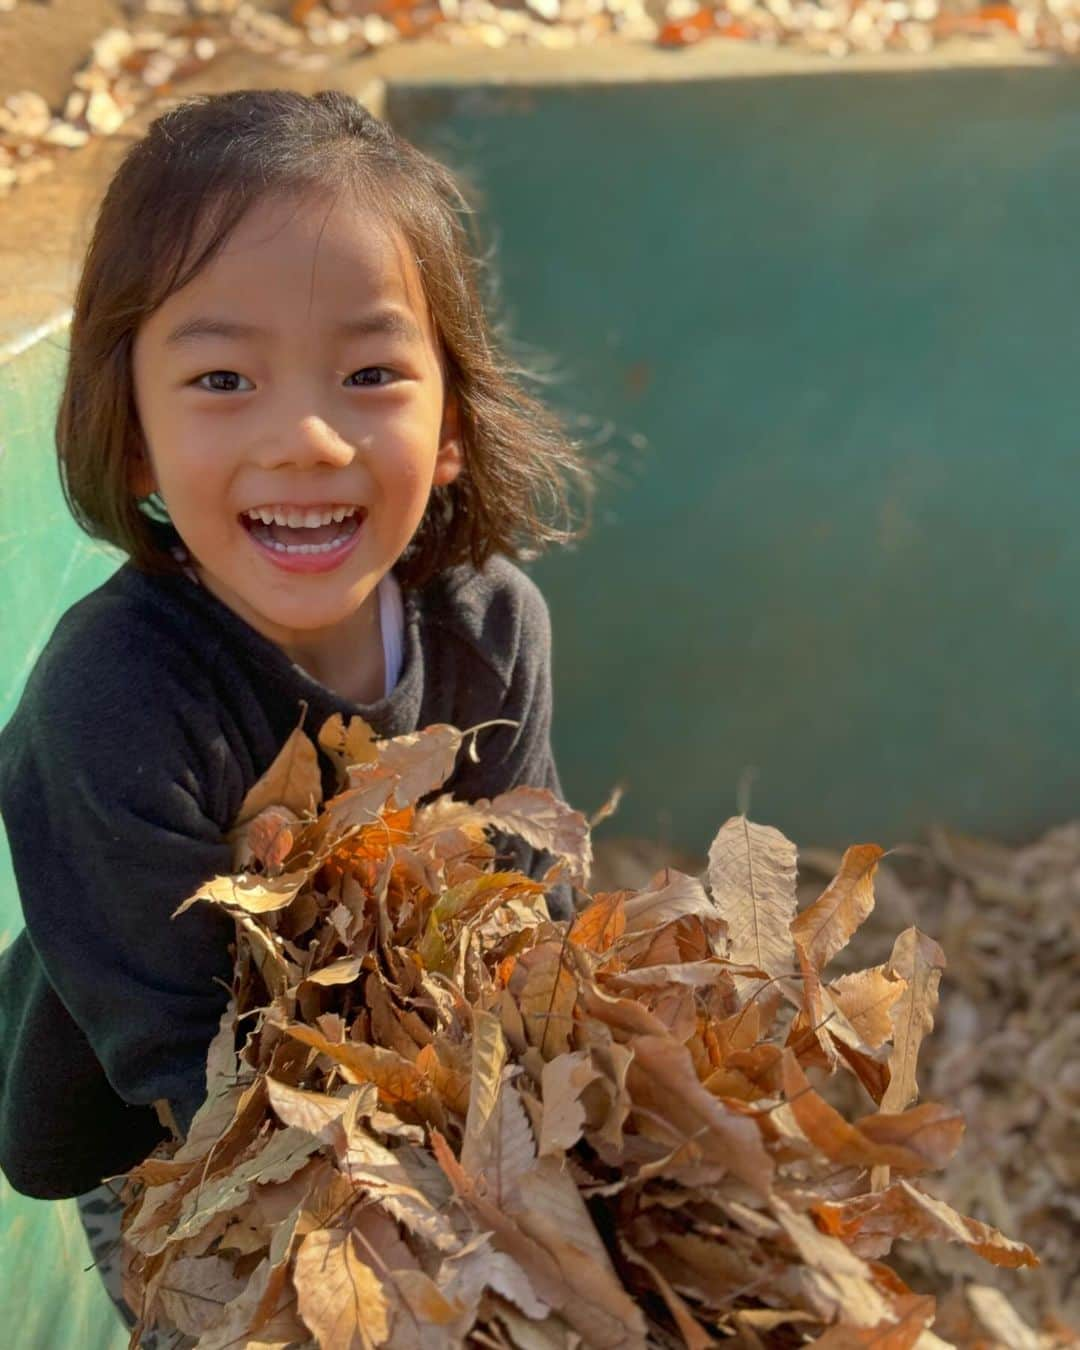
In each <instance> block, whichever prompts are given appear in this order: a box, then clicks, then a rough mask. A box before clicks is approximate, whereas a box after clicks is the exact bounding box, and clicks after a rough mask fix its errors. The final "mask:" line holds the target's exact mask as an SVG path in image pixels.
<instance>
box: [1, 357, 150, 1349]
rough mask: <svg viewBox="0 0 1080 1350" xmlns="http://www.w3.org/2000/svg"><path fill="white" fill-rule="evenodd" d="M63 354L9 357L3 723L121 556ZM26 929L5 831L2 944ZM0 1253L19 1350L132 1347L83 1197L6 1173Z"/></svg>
mask: <svg viewBox="0 0 1080 1350" xmlns="http://www.w3.org/2000/svg"><path fill="white" fill-rule="evenodd" d="M63 359H64V351H63V338H62V336H59V337H54V338H47V339H45V340H43V341H41V342H39V343H37V344H36V346H34V347H32V348H30V350H29V351H27V352H25V353H23V354H22V355H21V356H19V357H16V358H15V359H14V360H10V361H8V362H6V363H0V615H3V625H2V632H3V642H2V644H0V725H2V724H3V723H4V722H6V721H7V720H8V718H9V717H10V715H11V713H12V711H13V710H14V707H15V704H16V702H17V700H18V695H19V692H20V690H21V689H22V685H23V682H24V680H25V677H26V674H27V671H28V670H29V668H30V666H31V665H32V664H33V660H34V658H35V657H36V655H37V653H38V651H39V650H40V649H41V646H42V645H43V644H44V642H45V640H46V639H47V638H48V636H49V634H50V633H51V632H52V629H53V626H54V625H55V623H56V620H57V619H58V618H59V616H60V615H61V614H62V613H63V611H64V610H65V609H66V608H67V607H68V606H69V605H70V604H72V603H73V602H74V601H75V600H77V599H79V597H80V596H82V595H84V594H85V593H86V591H88V590H89V589H90V588H91V587H93V586H95V585H97V584H98V582H100V581H103V580H104V579H105V577H106V576H108V574H109V573H110V572H111V571H112V570H113V569H114V568H115V566H116V563H115V560H114V559H113V558H111V557H110V556H109V555H108V554H107V553H106V551H105V550H104V549H102V548H99V547H98V546H97V545H95V544H94V543H92V541H90V540H89V539H87V538H86V536H85V535H83V534H81V533H80V532H79V531H78V530H77V529H76V527H75V525H74V523H73V522H72V520H71V518H70V516H69V515H68V513H67V509H66V507H65V506H64V502H63V498H62V497H61V495H60V487H59V483H58V481H57V476H56V466H55V457H54V456H53V454H52V448H51V447H52V442H51V432H50V428H51V424H52V419H53V415H54V410H55V403H56V394H57V385H58V382H59V380H60V377H61V371H62V367H63ZM21 927H22V919H21V916H20V912H19V903H18V898H17V896H16V893H15V886H14V880H13V878H12V875H11V859H10V855H9V853H8V849H7V841H6V839H5V837H4V834H3V831H2V830H0V949H2V948H3V947H5V946H6V945H7V944H8V943H9V942H10V941H11V939H12V938H13V937H14V936H15V934H16V933H17V932H18V931H19V929H20V928H21ZM56 1090H57V1092H58V1093H62V1092H63V1091H64V1084H63V1083H62V1082H57V1084H56ZM0 1251H2V1252H3V1257H2V1259H0V1309H2V1310H3V1313H4V1317H5V1320H6V1321H7V1322H8V1324H9V1325H10V1327H11V1328H12V1330H11V1331H10V1332H9V1335H8V1336H7V1338H6V1341H7V1343H8V1344H9V1345H15V1346H17V1350H69V1347H70V1350H75V1347H78V1350H123V1348H124V1347H125V1346H126V1345H127V1340H128V1338H127V1335H126V1333H125V1332H124V1331H123V1327H122V1324H121V1321H120V1318H119V1316H118V1315H117V1313H116V1310H115V1309H114V1308H113V1306H112V1304H111V1303H110V1302H109V1300H108V1298H107V1297H106V1295H105V1291H104V1289H103V1288H102V1284H101V1279H100V1276H99V1275H98V1273H97V1271H96V1269H94V1267H93V1266H92V1264H91V1260H90V1252H89V1248H88V1247H87V1244H86V1237H85V1235H84V1233H83V1229H82V1225H81V1224H80V1222H79V1217H78V1213H77V1211H76V1208H75V1204H74V1202H73V1201H63V1202H61V1203H52V1202H46V1201H38V1200H28V1199H26V1197H25V1196H21V1195H17V1194H16V1193H15V1192H14V1191H13V1190H12V1189H11V1187H10V1186H9V1185H8V1183H7V1181H6V1180H5V1178H4V1177H3V1176H2V1175H0ZM88 1267H89V1269H88ZM12 1337H14V1338H15V1339H14V1340H12Z"/></svg>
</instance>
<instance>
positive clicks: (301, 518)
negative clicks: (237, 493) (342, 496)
mask: <svg viewBox="0 0 1080 1350" xmlns="http://www.w3.org/2000/svg"><path fill="white" fill-rule="evenodd" d="M366 516H367V511H366V510H365V509H364V507H362V506H352V505H341V506H325V507H288V506H267V507H254V508H252V509H251V510H249V511H244V512H243V513H242V514H241V516H240V522H241V524H242V525H243V526H244V528H245V529H246V530H247V532H248V534H249V535H250V536H251V539H252V541H253V542H254V543H255V544H257V545H258V546H259V549H260V551H263V552H264V553H265V554H266V555H268V556H269V558H270V560H271V561H273V562H275V563H277V564H278V565H279V566H282V567H284V568H286V569H287V570H289V571H323V570H326V569H327V568H328V567H332V566H335V565H336V563H337V562H339V561H341V560H342V559H343V558H344V557H345V555H346V553H348V552H351V545H352V544H353V542H354V541H355V539H356V535H357V534H358V533H359V530H360V526H361V525H362V524H363V521H364V519H365V517H366Z"/></svg>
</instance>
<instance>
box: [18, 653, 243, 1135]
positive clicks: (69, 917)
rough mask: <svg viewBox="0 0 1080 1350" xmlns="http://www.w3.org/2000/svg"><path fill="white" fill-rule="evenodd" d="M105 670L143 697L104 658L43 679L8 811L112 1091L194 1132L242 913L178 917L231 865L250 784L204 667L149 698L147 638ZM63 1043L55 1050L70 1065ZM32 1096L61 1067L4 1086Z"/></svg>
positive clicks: (49, 957) (21, 865) (24, 887)
mask: <svg viewBox="0 0 1080 1350" xmlns="http://www.w3.org/2000/svg"><path fill="white" fill-rule="evenodd" d="M102 664H103V665H106V666H109V667H111V668H113V669H115V668H116V666H117V665H123V667H124V669H125V672H126V674H127V676H128V677H129V678H128V681H127V686H126V687H127V688H129V689H131V690H133V691H138V695H137V697H135V698H134V699H132V698H128V699H126V700H125V699H124V698H123V696H122V691H120V690H118V688H117V687H115V685H113V683H112V682H111V681H110V680H109V679H108V678H107V677H105V676H103V675H102V672H101V669H100V667H99V669H98V670H97V671H90V670H86V669H82V670H74V669H72V668H71V667H70V665H65V666H63V667H62V668H60V669H57V668H56V667H53V668H52V669H47V670H46V671H45V672H44V673H43V674H42V675H41V677H40V678H38V679H36V680H32V682H31V685H30V687H28V690H27V694H26V696H25V697H24V699H23V701H22V703H21V704H20V707H19V710H18V712H17V713H16V715H15V717H14V718H13V719H12V722H11V723H10V724H9V726H8V727H7V728H6V729H5V731H4V733H3V736H2V739H0V813H2V815H3V819H4V823H5V827H6V829H7V833H8V838H9V842H10V846H11V853H12V860H13V863H14V868H15V875H16V880H17V884H18V889H19V895H20V899H21V901H22V906H23V912H24V916H25V920H26V925H27V930H28V934H29V938H30V942H31V945H32V947H33V950H34V951H35V952H36V954H37V956H38V958H39V959H40V962H41V965H42V967H43V968H44V971H45V974H46V975H47V977H48V981H49V983H50V984H51V985H52V987H53V989H54V990H55V991H56V993H57V994H58V996H59V998H60V1000H61V1002H62V1003H63V1005H64V1007H65V1008H66V1009H67V1011H68V1012H69V1013H70V1015H71V1017H72V1019H73V1020H74V1022H75V1023H76V1024H77V1026H78V1028H79V1029H81V1031H82V1032H83V1033H84V1034H85V1037H86V1039H87V1040H88V1042H89V1044H90V1046H91V1048H92V1050H93V1052H94V1054H95V1055H96V1057H97V1059H98V1060H99V1061H100V1063H101V1065H102V1067H103V1069H104V1072H105V1074H106V1076H107V1078H108V1081H109V1083H110V1084H111V1086H112V1088H113V1090H114V1091H115V1092H116V1093H117V1094H118V1095H119V1096H120V1097H121V1098H122V1099H123V1100H124V1101H125V1102H129V1103H132V1104H137V1105H149V1104H150V1103H152V1102H154V1101H155V1100H156V1099H158V1098H160V1097H165V1098H167V1099H168V1100H169V1101H170V1103H171V1104H172V1107H173V1111H174V1114H175V1115H176V1117H177V1119H178V1121H179V1122H180V1123H181V1126H182V1127H183V1128H185V1129H186V1127H187V1125H188V1124H189V1123H190V1119H191V1116H192V1115H193V1114H194V1112H195V1110H196V1109H197V1108H198V1106H199V1105H200V1104H201V1102H202V1099H203V1097H204V1095H205V1090H206V1083H205V1064H206V1051H207V1047H208V1045H209V1042H210V1040H211V1039H212V1037H213V1034H214V1032H215V1030H216V1028H217V1023H218V1020H219V1018H220V1014H221V1012H222V1009H223V1008H224V1006H225V1003H226V1001H227V998H228V994H227V990H226V988H223V987H222V985H221V984H220V983H216V982H215V980H224V981H225V982H226V984H227V983H228V981H229V978H230V974H231V960H230V957H229V953H228V943H229V942H230V941H231V938H232V922H231V920H229V919H228V918H227V917H226V916H224V915H223V914H221V913H218V912H216V911H215V910H213V909H212V908H211V907H210V906H205V905H196V906H193V907H192V908H191V909H190V910H188V911H187V912H186V913H184V914H183V915H181V916H180V917H179V918H178V919H176V920H172V919H171V915H172V912H173V910H174V909H175V908H176V907H177V905H178V904H179V903H180V902H181V901H182V900H184V899H185V898H186V897H187V896H188V895H190V894H191V892H192V891H194V890H195V889H196V888H197V887H198V885H199V884H200V883H201V882H203V881H204V880H206V879H207V878H208V877H210V876H213V875H214V874H216V873H219V872H228V871H231V870H232V864H231V850H230V847H229V845H228V844H227V843H226V841H225V839H224V837H223V825H224V823H225V822H227V821H228V820H229V819H230V818H231V815H230V812H231V811H234V810H235V805H236V804H238V800H239V798H240V797H241V796H242V784H240V783H239V782H234V781H233V779H234V778H237V777H238V775H237V774H236V772H235V770H230V767H229V756H228V753H227V748H226V747H225V746H224V745H223V744H221V740H222V738H221V737H220V736H219V737H218V738H217V740H218V744H207V743H205V742H206V739H207V738H206V737H205V735H202V734H200V732H201V728H200V723H201V722H205V720H206V717H205V703H204V702H200V697H199V694H198V693H197V692H195V691H196V690H197V689H198V686H199V683H200V680H199V675H198V672H194V671H193V672H188V671H182V672H181V671H177V672H176V676H177V678H176V679H175V680H174V681H173V682H172V683H171V684H170V685H169V687H167V688H160V695H161V697H160V701H156V702H152V703H148V702H146V701H145V693H144V690H145V685H143V684H141V683H140V678H139V675H140V672H139V667H140V665H142V666H143V668H144V669H143V673H146V672H147V670H148V669H151V668H153V667H152V666H151V665H150V663H149V662H146V663H144V662H143V661H142V660H141V657H140V652H139V650H138V646H137V643H134V642H126V643H125V644H124V651H123V653H122V660H121V661H120V662H116V661H106V662H103V663H102ZM157 673H158V675H159V676H160V671H158V672H157ZM233 798H236V799H237V801H236V802H235V803H234V801H233ZM31 1011H32V1010H31ZM33 1032H34V1028H32V1027H25V1028H23V1034H25V1035H26V1036H31V1035H32V1034H33ZM68 1051H70V1052H71V1053H74V1051H72V1050H71V1047H64V1046H62V1045H61V1046H57V1047H56V1053H57V1055H58V1056H59V1057H60V1059H61V1061H62V1058H63V1055H64V1054H65V1053H66V1052H68ZM4 1055H5V1058H7V1059H11V1060H15V1059H16V1058H17V1049H16V1048H11V1047H9V1048H8V1049H6V1050H5V1051H4ZM31 1090H32V1091H36V1092H46V1091H50V1090H51V1091H53V1092H55V1093H58V1094H63V1092H64V1073H63V1063H62V1062H59V1063H57V1064H56V1065H55V1066H54V1072H52V1073H50V1075H48V1078H47V1079H46V1080H45V1081H43V1082H41V1083H35V1084H33V1085H30V1084H26V1083H21V1082H11V1081H8V1082H7V1083H6V1084H5V1093H6V1094H12V1093H15V1094H17V1093H19V1092H20V1091H31ZM73 1106H74V1107H75V1108H76V1109H77V1104H74V1103H73ZM73 1129H76V1130H77V1125H74V1126H73Z"/></svg>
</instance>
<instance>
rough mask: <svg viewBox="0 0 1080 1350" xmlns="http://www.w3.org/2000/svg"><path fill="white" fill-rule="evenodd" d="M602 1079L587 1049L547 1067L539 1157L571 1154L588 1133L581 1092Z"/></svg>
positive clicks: (553, 1060) (543, 1083)
mask: <svg viewBox="0 0 1080 1350" xmlns="http://www.w3.org/2000/svg"><path fill="white" fill-rule="evenodd" d="M600 1076H601V1074H600V1070H599V1069H598V1068H597V1067H596V1066H595V1065H594V1064H593V1061H592V1056H591V1055H590V1054H588V1053H586V1052H585V1051H584V1050H578V1051H575V1052H573V1053H571V1054H566V1055H559V1057H558V1058H557V1059H552V1060H548V1062H547V1063H546V1064H545V1065H544V1073H543V1079H542V1088H543V1099H544V1119H543V1125H542V1126H541V1129H540V1148H539V1152H540V1156H541V1157H547V1156H548V1155H558V1154H561V1153H568V1152H569V1151H570V1149H572V1148H573V1147H574V1145H575V1144H576V1143H577V1141H578V1140H579V1139H580V1138H581V1136H582V1134H583V1132H584V1130H585V1104H584V1102H583V1101H582V1100H581V1097H582V1093H584V1092H585V1090H586V1088H588V1087H589V1085H590V1084H591V1083H594V1082H595V1081H596V1080H597V1079H598V1078H599V1077H600Z"/></svg>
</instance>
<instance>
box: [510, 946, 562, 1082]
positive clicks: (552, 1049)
mask: <svg viewBox="0 0 1080 1350" xmlns="http://www.w3.org/2000/svg"><path fill="white" fill-rule="evenodd" d="M509 989H510V992H511V994H513V995H514V997H515V998H516V999H517V1001H518V1006H519V1007H520V1009H521V1016H522V1019H523V1021H524V1024H525V1035H526V1037H527V1038H528V1041H529V1044H530V1045H535V1046H537V1047H539V1050H540V1053H541V1055H543V1057H544V1058H545V1059H552V1058H554V1056H555V1055H561V1054H564V1053H565V1052H566V1049H567V1047H568V1045H569V1042H570V1033H571V1029H572V1026H573V1012H574V1004H575V1003H576V1002H577V993H578V986H577V981H576V980H575V979H574V977H573V975H572V974H571V973H570V971H569V970H568V969H567V967H566V965H565V963H564V960H563V951H562V948H561V947H560V945H559V944H558V943H557V942H548V943H544V944H542V945H541V946H539V947H534V948H533V949H532V950H531V951H529V952H526V953H525V955H524V956H523V957H521V959H520V960H519V961H518V963H517V965H516V966H515V967H514V973H513V975H511V977H510V984H509Z"/></svg>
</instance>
